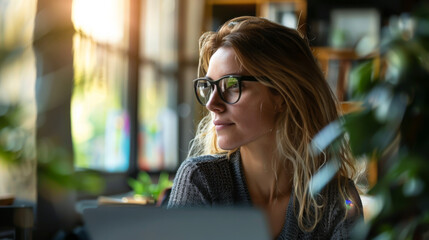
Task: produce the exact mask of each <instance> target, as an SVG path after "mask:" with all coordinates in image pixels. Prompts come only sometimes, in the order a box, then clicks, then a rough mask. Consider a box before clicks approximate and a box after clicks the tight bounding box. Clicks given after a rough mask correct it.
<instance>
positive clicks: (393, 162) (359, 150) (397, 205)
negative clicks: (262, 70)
mask: <svg viewBox="0 0 429 240" xmlns="http://www.w3.org/2000/svg"><path fill="white" fill-rule="evenodd" d="M388 33H389V34H387V35H384V36H383V38H382V43H381V46H380V54H381V55H380V56H381V62H382V63H383V64H381V67H380V68H376V67H374V64H369V63H364V64H363V65H361V66H359V67H358V68H356V69H354V71H353V72H352V76H351V85H352V90H353V91H352V100H354V101H360V102H363V107H364V110H363V111H361V112H356V113H352V114H348V115H345V116H344V119H343V122H342V127H343V131H345V132H346V133H347V135H348V137H349V140H350V145H351V149H352V152H353V154H354V156H357V157H361V156H366V157H367V159H370V158H371V157H374V156H375V158H376V159H377V160H378V166H379V173H380V177H379V179H378V182H377V183H376V185H375V186H374V187H373V188H372V189H370V191H369V194H370V195H372V196H373V197H374V198H376V199H377V200H378V201H377V202H378V203H379V204H380V208H379V212H378V213H377V214H376V216H375V217H374V218H372V219H371V220H370V221H369V222H368V223H367V224H362V225H360V227H359V229H358V231H359V234H358V235H359V236H357V238H362V239H423V235H426V234H429V177H428V176H429V174H428V173H429V162H428V161H429V125H428V123H429V94H428V93H429V6H428V5H422V6H421V7H420V8H419V9H418V10H417V11H416V12H415V13H414V14H413V16H412V17H410V18H408V17H407V18H404V17H402V18H398V19H397V20H396V21H392V22H391V23H390V28H389V32H388Z"/></svg>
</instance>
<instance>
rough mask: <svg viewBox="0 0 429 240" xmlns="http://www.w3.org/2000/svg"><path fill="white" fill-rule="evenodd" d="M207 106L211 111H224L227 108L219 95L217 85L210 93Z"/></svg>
mask: <svg viewBox="0 0 429 240" xmlns="http://www.w3.org/2000/svg"><path fill="white" fill-rule="evenodd" d="M206 108H207V109H208V110H209V111H211V112H223V111H224V110H225V103H224V102H223V101H222V99H221V98H220V96H219V92H218V91H217V87H215V88H214V89H213V91H212V93H211V94H210V98H209V101H208V102H207V104H206Z"/></svg>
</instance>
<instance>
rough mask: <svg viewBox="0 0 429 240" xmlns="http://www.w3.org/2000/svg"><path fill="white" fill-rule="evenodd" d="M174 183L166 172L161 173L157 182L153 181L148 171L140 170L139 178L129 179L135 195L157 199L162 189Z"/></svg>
mask: <svg viewBox="0 0 429 240" xmlns="http://www.w3.org/2000/svg"><path fill="white" fill-rule="evenodd" d="M172 184H173V182H172V181H170V179H169V175H168V173H165V172H162V173H161V174H160V175H159V179H158V183H157V184H155V183H153V182H152V179H151V177H150V176H149V174H148V173H147V172H140V173H139V174H138V176H137V179H134V178H129V179H128V185H129V186H130V187H131V188H132V189H133V191H134V195H135V196H143V197H149V198H152V199H153V200H155V201H156V200H158V198H159V195H160V194H161V193H162V191H163V190H164V189H166V188H169V187H171V186H172Z"/></svg>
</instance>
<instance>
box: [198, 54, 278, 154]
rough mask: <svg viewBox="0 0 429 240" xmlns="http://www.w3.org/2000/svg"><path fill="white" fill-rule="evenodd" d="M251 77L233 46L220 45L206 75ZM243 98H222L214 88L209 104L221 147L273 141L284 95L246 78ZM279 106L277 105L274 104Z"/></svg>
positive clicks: (211, 76) (214, 78)
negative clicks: (228, 101)
mask: <svg viewBox="0 0 429 240" xmlns="http://www.w3.org/2000/svg"><path fill="white" fill-rule="evenodd" d="M225 75H242V76H248V75H249V73H248V72H246V71H245V70H244V69H243V68H242V67H241V65H240V63H239V62H238V60H237V59H236V54H235V52H234V50H233V49H232V48H229V47H221V48H219V49H218V50H217V51H216V52H215V53H214V54H213V56H212V57H211V59H210V62H209V67H208V70H207V77H209V78H211V79H213V80H217V79H219V78H221V77H223V76H225ZM241 90H242V92H241V98H240V100H239V101H238V102H237V103H235V104H232V105H230V104H227V103H225V102H223V101H222V99H221V98H220V96H219V95H218V93H217V91H213V93H212V95H211V97H210V100H209V102H208V103H207V105H206V107H207V109H208V110H209V111H210V112H211V114H212V117H213V124H214V125H215V128H216V133H217V141H218V145H219V147H220V148H222V149H224V150H231V149H235V148H237V147H241V146H246V145H249V146H250V145H251V144H252V145H253V144H262V145H261V146H264V145H266V144H274V143H273V142H272V141H274V138H273V136H274V134H273V133H274V132H275V131H274V129H273V128H274V125H275V119H276V115H277V111H276V110H277V109H280V104H281V101H282V100H281V97H280V95H275V94H273V93H272V91H270V89H269V88H268V87H266V86H264V85H262V84H261V83H259V82H249V81H243V82H242V88H241ZM276 105H277V106H278V107H277V108H276V107H275V106H276Z"/></svg>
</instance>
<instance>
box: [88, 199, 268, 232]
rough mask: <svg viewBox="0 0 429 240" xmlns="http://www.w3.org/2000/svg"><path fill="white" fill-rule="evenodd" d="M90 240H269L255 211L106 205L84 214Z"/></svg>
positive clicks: (262, 217) (253, 209)
mask: <svg viewBox="0 0 429 240" xmlns="http://www.w3.org/2000/svg"><path fill="white" fill-rule="evenodd" d="M83 220H84V223H85V227H86V230H87V232H88V235H89V238H90V239H91V240H101V239H103V240H108V239H148V240H164V239H175V240H182V239H183V240H185V239H186V240H194V239H208V240H211V239H213V240H214V239H216V240H218V239H222V240H228V239H234V240H236V239H249V240H251V239H255V240H256V239H257V240H265V239H267V240H268V239H269V238H270V237H269V232H268V226H267V222H266V219H265V217H264V215H263V213H262V212H261V211H260V210H258V209H255V208H247V207H239V208H226V207H225V208H180V209H169V210H167V209H165V208H160V207H155V206H137V205H131V206H129V205H127V206H123V205H119V206H116V205H105V206H99V207H96V208H88V209H85V210H84V211H83Z"/></svg>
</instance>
